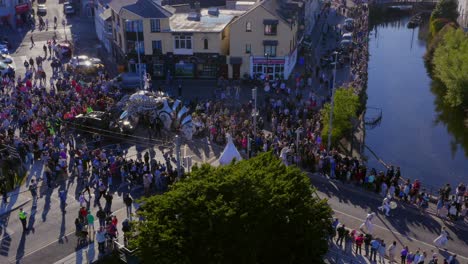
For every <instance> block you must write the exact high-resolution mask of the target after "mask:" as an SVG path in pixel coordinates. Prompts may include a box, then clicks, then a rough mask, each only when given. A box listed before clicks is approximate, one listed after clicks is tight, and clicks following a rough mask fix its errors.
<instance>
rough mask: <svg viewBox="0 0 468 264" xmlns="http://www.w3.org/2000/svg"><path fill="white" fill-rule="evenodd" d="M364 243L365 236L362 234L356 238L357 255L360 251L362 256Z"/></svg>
mask: <svg viewBox="0 0 468 264" xmlns="http://www.w3.org/2000/svg"><path fill="white" fill-rule="evenodd" d="M363 242H364V235H363V234H360V235H359V236H357V237H355V238H354V243H356V255H357V254H358V251H359V255H362V251H361V248H362V243H363Z"/></svg>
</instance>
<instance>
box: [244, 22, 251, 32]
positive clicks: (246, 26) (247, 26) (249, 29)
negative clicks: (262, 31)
mask: <svg viewBox="0 0 468 264" xmlns="http://www.w3.org/2000/svg"><path fill="white" fill-rule="evenodd" d="M245 31H246V32H252V22H250V21H248V22H247V24H245Z"/></svg>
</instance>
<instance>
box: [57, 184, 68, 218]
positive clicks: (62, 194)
mask: <svg viewBox="0 0 468 264" xmlns="http://www.w3.org/2000/svg"><path fill="white" fill-rule="evenodd" d="M58 195H59V198H60V208H61V209H62V212H63V213H66V212H67V211H65V207H66V206H67V193H66V192H65V190H61V191H60V192H59V194H58Z"/></svg>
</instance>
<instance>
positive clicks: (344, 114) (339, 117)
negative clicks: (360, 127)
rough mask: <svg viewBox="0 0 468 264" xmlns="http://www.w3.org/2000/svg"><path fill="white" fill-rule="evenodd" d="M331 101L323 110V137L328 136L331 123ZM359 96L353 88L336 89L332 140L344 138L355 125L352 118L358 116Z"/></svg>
mask: <svg viewBox="0 0 468 264" xmlns="http://www.w3.org/2000/svg"><path fill="white" fill-rule="evenodd" d="M330 108H331V106H330V103H327V104H325V106H324V108H323V109H322V110H321V115H322V124H323V129H322V138H323V139H326V138H327V137H328V131H329V124H330V122H329V121H330ZM358 109H359V97H358V96H357V95H356V94H355V93H354V89H352V88H339V89H336V91H335V105H334V107H333V129H332V142H336V141H337V140H340V139H341V138H343V137H344V136H345V135H346V133H348V132H349V131H350V130H351V128H352V127H353V124H352V120H353V119H356V118H357V112H358Z"/></svg>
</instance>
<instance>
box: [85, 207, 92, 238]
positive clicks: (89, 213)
mask: <svg viewBox="0 0 468 264" xmlns="http://www.w3.org/2000/svg"><path fill="white" fill-rule="evenodd" d="M86 220H87V222H88V233H90V234H91V231H92V234H94V216H93V215H92V214H91V210H89V211H88V215H87V216H86ZM89 238H90V239H91V236H89Z"/></svg>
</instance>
